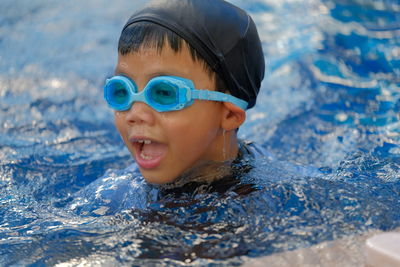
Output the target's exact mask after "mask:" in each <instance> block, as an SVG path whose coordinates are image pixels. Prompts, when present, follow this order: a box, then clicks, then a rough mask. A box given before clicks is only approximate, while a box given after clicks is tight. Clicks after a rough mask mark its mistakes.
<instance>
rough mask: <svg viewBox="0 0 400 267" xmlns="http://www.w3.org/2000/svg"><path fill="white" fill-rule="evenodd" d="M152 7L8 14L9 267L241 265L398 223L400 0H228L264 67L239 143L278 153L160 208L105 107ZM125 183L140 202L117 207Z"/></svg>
mask: <svg viewBox="0 0 400 267" xmlns="http://www.w3.org/2000/svg"><path fill="white" fill-rule="evenodd" d="M144 2H146V1H134V3H132V1H123V0H117V1H114V2H113V4H112V5H110V3H109V2H108V1H105V0H87V1H84V2H82V1H77V0H73V1H63V2H60V1H50V0H40V1H27V0H17V1H15V0H12V1H11V0H2V1H1V2H0V10H1V11H0V12H1V16H0V266H21V265H22V266H44V265H46V266H47V265H50V266H51V265H56V264H60V265H59V266H74V265H78V264H87V265H96V266H97V265H104V266H110V265H120V266H123V265H125V266H132V265H134V266H144V265H146V266H148V265H154V266H170V265H179V266H186V265H187V266H204V265H209V266H224V265H228V266H232V265H240V264H241V263H243V262H245V261H246V259H247V258H248V257H251V258H256V257H261V256H266V255H271V254H273V253H277V252H283V251H288V250H293V249H297V248H303V247H308V246H311V245H314V244H318V243H321V242H324V241H329V240H336V239H339V238H342V237H346V236H351V235H355V234H359V233H363V232H365V231H367V230H371V229H377V230H384V231H386V230H391V229H394V228H397V227H399V226H400V210H399V209H400V208H399V207H400V122H399V120H400V115H399V114H400V68H399V66H400V48H399V47H400V5H399V3H398V1H397V0H335V1H331V0H307V1H303V0H283V1H274V0H253V1H244V0H234V1H231V2H233V3H235V4H237V5H239V6H240V7H242V8H244V9H246V10H247V11H248V12H250V13H251V15H252V17H253V18H254V20H255V21H256V23H257V26H258V29H259V33H260V36H261V39H262V42H263V47H264V53H265V58H266V63H267V72H266V78H265V80H264V82H263V85H262V90H261V93H260V95H259V99H258V102H257V105H256V107H255V108H254V109H252V110H250V111H249V112H248V113H247V122H246V124H245V125H244V126H243V127H242V128H241V129H240V131H239V135H240V136H241V138H243V139H248V140H253V141H255V142H256V143H258V144H260V145H262V146H263V147H264V148H265V149H267V150H268V152H269V153H271V155H272V156H273V157H272V158H265V159H257V160H256V162H254V163H253V165H255V167H254V168H252V169H251V170H246V172H243V173H242V177H241V179H240V180H238V181H239V182H238V181H235V185H234V186H232V187H228V188H226V189H225V190H222V191H221V192H215V191H214V192H208V191H206V192H200V193H198V194H189V193H185V194H180V195H179V196H171V195H168V194H167V195H163V196H162V197H160V196H158V197H157V190H156V192H155V195H156V196H155V197H153V198H149V197H148V195H147V194H148V193H149V192H150V191H151V190H150V191H146V190H147V189H148V187H147V185H146V184H145V183H144V182H143V181H142V180H141V179H139V178H138V177H137V174H134V173H130V172H127V171H123V170H124V168H125V167H127V166H129V165H130V164H132V159H131V157H130V155H129V153H128V151H127V150H126V149H125V148H124V145H123V143H122V141H121V140H120V138H119V136H118V133H117V132H116V129H115V127H114V125H113V118H112V113H111V111H110V110H109V109H108V108H107V107H106V104H105V103H104V101H103V99H102V85H103V83H104V81H105V79H106V78H107V77H108V76H110V75H112V73H113V68H114V64H115V62H116V45H117V39H118V37H119V33H120V30H121V27H122V25H123V24H124V22H125V21H126V20H127V18H128V17H129V15H130V14H131V13H133V11H134V10H135V9H136V8H137V7H138V6H139V5H141V4H142V3H144ZM115 184H118V185H120V186H121V187H120V188H122V189H123V188H126V187H128V188H129V190H130V191H129V192H128V191H121V192H122V193H121V194H120V195H119V196H120V198H119V199H116V202H113V203H117V205H115V206H112V207H111V208H107V209H104V207H103V206H101V205H98V202H96V201H98V198H97V196H106V195H108V194H111V195H112V194H114V195H113V196H115V195H118V193H117V194H115V192H117V189H118V188H117V189H116V187H115V186H114V185H115ZM125 185H126V187H124V186H125ZM146 188H147V189H146ZM151 192H153V193H154V188H153V191H151ZM83 196H86V198H84V197H83ZM153 196H154V195H153ZM84 200H86V202H85V203H84V204H85V205H86V206H88V207H91V208H92V210H94V211H96V212H94V213H91V214H88V213H78V212H76V211H75V210H74V209H73V207H76V205H77V204H76V203H81V202H79V201H84ZM113 200H115V199H113ZM118 203H120V204H121V205H118ZM74 205H75V206H74Z"/></svg>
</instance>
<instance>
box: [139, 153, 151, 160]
mask: <svg viewBox="0 0 400 267" xmlns="http://www.w3.org/2000/svg"><path fill="white" fill-rule="evenodd" d="M140 157H142V158H143V159H146V160H149V159H152V157H150V156H147V155H146V154H144V152H143V151H142V153H140Z"/></svg>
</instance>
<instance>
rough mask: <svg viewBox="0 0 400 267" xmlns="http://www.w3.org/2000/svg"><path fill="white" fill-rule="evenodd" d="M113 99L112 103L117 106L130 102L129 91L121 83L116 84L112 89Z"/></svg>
mask: <svg viewBox="0 0 400 267" xmlns="http://www.w3.org/2000/svg"><path fill="white" fill-rule="evenodd" d="M111 90H112V91H111V99H112V102H114V103H116V104H117V105H122V104H124V103H126V102H127V101H128V100H129V92H128V89H127V88H126V87H125V86H124V85H123V84H121V83H114V84H113V86H112V88H111Z"/></svg>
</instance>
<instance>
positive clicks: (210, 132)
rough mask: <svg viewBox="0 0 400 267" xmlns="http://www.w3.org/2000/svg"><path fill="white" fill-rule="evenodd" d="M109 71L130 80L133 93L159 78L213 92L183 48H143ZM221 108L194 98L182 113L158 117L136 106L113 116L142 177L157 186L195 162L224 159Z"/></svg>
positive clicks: (211, 84)
mask: <svg viewBox="0 0 400 267" xmlns="http://www.w3.org/2000/svg"><path fill="white" fill-rule="evenodd" d="M115 72H116V74H124V75H126V76H128V77H129V78H131V79H132V80H134V81H135V83H136V85H137V86H138V89H139V91H141V90H142V89H143V88H144V87H145V86H146V84H147V83H148V81H149V80H150V79H152V78H154V77H157V76H165V75H170V76H179V77H183V78H186V79H190V80H192V81H193V83H194V85H195V87H196V89H207V90H215V81H214V77H210V76H209V74H208V73H207V72H206V71H205V70H204V68H203V64H202V63H200V62H197V61H193V60H192V57H191V55H190V52H189V49H188V48H187V47H186V46H185V45H184V46H183V48H182V50H181V51H180V52H175V51H173V50H172V49H171V48H170V47H169V45H166V46H165V47H164V48H163V50H162V51H161V52H159V51H157V50H156V49H152V48H146V49H142V50H140V51H139V52H137V53H128V54H127V55H119V56H118V64H117V67H116V71H115ZM222 109H223V104H222V103H221V102H213V101H201V100H195V101H194V103H193V105H191V106H190V107H187V108H185V109H182V110H179V111H170V112H162V113H159V112H157V111H155V110H154V109H152V108H151V107H150V106H148V105H147V104H145V103H142V102H136V103H134V104H133V105H132V107H131V108H130V110H127V111H122V112H115V123H116V126H117V128H118V131H119V133H120V134H121V136H122V139H123V140H124V142H125V144H126V146H127V147H128V149H129V151H130V152H131V154H132V155H133V157H134V158H135V161H136V162H137V163H138V165H139V168H140V171H141V173H142V175H143V176H144V178H145V179H146V180H147V181H148V182H151V183H157V184H161V183H167V182H172V181H174V180H175V179H176V178H177V177H178V176H179V175H181V174H182V173H183V172H184V171H185V170H188V169H190V168H192V167H195V166H196V165H199V164H201V163H204V162H207V161H222V160H224V158H223V157H224V156H223V151H222V150H223V149H222V147H223V145H224V144H223V143H224V138H223V134H222V132H223V130H222V128H221V120H222V116H223V115H222V114H223V112H222ZM149 141H151V142H150V143H149Z"/></svg>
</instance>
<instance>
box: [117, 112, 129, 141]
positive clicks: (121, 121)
mask: <svg viewBox="0 0 400 267" xmlns="http://www.w3.org/2000/svg"><path fill="white" fill-rule="evenodd" d="M114 123H115V127H117V130H118V132H119V134H120V135H121V137H122V138H123V139H124V141H125V128H126V124H125V118H124V116H123V114H121V113H120V112H114Z"/></svg>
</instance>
